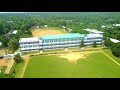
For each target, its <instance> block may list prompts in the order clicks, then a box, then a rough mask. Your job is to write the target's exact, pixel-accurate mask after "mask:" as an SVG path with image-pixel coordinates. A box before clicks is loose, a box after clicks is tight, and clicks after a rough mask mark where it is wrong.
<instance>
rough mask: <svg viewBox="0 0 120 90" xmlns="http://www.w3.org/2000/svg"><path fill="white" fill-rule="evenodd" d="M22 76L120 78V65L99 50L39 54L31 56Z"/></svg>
mask: <svg viewBox="0 0 120 90" xmlns="http://www.w3.org/2000/svg"><path fill="white" fill-rule="evenodd" d="M70 56H71V57H70ZM68 57H70V58H68ZM73 57H75V58H73ZM23 77H24V78H118V77H119V78H120V66H119V65H118V64H116V63H115V62H114V61H112V60H111V59H110V58H109V57H107V56H106V55H105V54H103V53H101V52H99V51H98V52H93V53H92V52H85V53H84V52H79V53H69V54H64V55H41V56H33V57H31V59H30V60H29V63H28V65H27V68H26V70H25V73H24V76H23Z"/></svg>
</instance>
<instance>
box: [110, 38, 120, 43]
mask: <svg viewBox="0 0 120 90" xmlns="http://www.w3.org/2000/svg"><path fill="white" fill-rule="evenodd" d="M110 40H111V41H112V42H113V43H118V42H120V41H119V40H117V39H112V38H110Z"/></svg>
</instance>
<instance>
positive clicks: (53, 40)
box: [19, 33, 103, 52]
mask: <svg viewBox="0 0 120 90" xmlns="http://www.w3.org/2000/svg"><path fill="white" fill-rule="evenodd" d="M82 39H83V40H84V44H85V45H92V44H93V42H94V41H96V43H97V44H101V43H102V40H103V35H101V34H79V33H70V34H56V35H46V36H42V37H33V38H21V39H20V40H19V44H20V50H21V51H25V52H26V51H28V52H29V51H33V50H35V51H37V50H45V49H60V48H69V47H79V46H80V43H81V40H82Z"/></svg>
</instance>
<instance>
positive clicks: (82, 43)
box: [80, 39, 85, 47]
mask: <svg viewBox="0 0 120 90" xmlns="http://www.w3.org/2000/svg"><path fill="white" fill-rule="evenodd" d="M84 46H85V45H84V41H83V39H82V40H81V44H80V47H84Z"/></svg>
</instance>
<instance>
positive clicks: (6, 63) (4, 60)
mask: <svg viewBox="0 0 120 90" xmlns="http://www.w3.org/2000/svg"><path fill="white" fill-rule="evenodd" d="M9 61H10V60H6V59H0V66H7V65H8V63H9Z"/></svg>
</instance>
